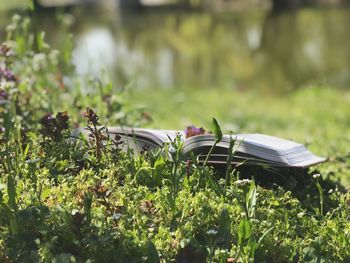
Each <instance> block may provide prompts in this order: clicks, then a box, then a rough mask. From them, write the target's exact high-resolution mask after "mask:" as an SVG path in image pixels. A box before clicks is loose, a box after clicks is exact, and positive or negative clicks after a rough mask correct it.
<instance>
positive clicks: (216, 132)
mask: <svg viewBox="0 0 350 263" xmlns="http://www.w3.org/2000/svg"><path fill="white" fill-rule="evenodd" d="M213 130H214V135H215V138H216V141H217V142H221V140H222V131H221V128H220V125H219V123H218V121H217V120H216V119H215V118H213Z"/></svg>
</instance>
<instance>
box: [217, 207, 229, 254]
mask: <svg viewBox="0 0 350 263" xmlns="http://www.w3.org/2000/svg"><path fill="white" fill-rule="evenodd" d="M218 237H219V241H220V244H219V245H220V246H222V247H223V248H229V247H230V241H231V218H230V216H229V213H228V211H227V209H222V210H221V213H220V217H219V233H218Z"/></svg>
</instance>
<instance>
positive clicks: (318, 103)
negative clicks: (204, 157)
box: [130, 86, 350, 186]
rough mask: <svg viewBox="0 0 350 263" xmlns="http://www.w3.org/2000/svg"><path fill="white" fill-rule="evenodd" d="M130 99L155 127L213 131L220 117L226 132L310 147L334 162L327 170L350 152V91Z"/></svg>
mask: <svg viewBox="0 0 350 263" xmlns="http://www.w3.org/2000/svg"><path fill="white" fill-rule="evenodd" d="M130 100H131V101H133V102H134V103H135V105H138V104H144V105H145V107H146V108H148V110H149V112H150V113H151V114H152V117H153V118H154V120H155V121H154V123H151V124H149V126H152V127H156V128H163V129H165V128H166V129H184V127H186V126H187V125H191V124H195V125H197V126H200V125H203V126H204V127H210V120H211V117H212V116H215V117H216V118H218V119H219V120H220V122H221V126H222V129H223V130H224V131H225V132H226V133H228V132H230V131H233V132H239V133H254V132H259V133H265V134H270V135H275V136H279V137H284V138H289V139H292V140H295V141H298V142H301V143H305V144H307V145H308V147H309V148H310V149H311V150H312V151H314V152H315V153H317V154H319V155H323V156H327V157H329V158H330V160H331V161H330V162H329V163H328V164H326V165H325V169H326V167H330V166H332V165H333V164H334V165H336V166H337V164H338V162H335V163H334V162H333V161H334V160H335V159H336V158H338V157H339V158H340V157H342V156H346V155H347V154H348V153H349V149H350V141H349V138H348V136H347V134H349V133H350V127H349V125H348V123H349V121H350V108H349V107H348V105H349V103H350V92H348V91H345V90H337V89H333V88H332V87H320V86H318V87H317V86H314V87H305V88H303V89H299V90H296V91H294V92H291V93H289V94H285V95H284V96H274V95H271V94H266V93H265V94H260V93H259V92H257V91H249V90H248V91H238V90H235V89H232V90H227V89H220V91H217V90H215V89H214V88H213V89H204V90H194V89H186V90H182V91H178V90H177V91H173V90H166V89H157V90H153V91H152V92H144V91H142V90H141V91H135V92H134V93H133V94H132V95H131V97H130ZM342 165H343V164H342ZM336 169H341V167H337V168H336ZM341 170H342V169H341ZM338 177H339V179H340V180H341V181H342V182H343V183H344V184H345V185H347V186H350V173H349V171H347V170H345V171H342V172H340V173H339V174H338Z"/></svg>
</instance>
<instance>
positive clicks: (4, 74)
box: [0, 68, 17, 82]
mask: <svg viewBox="0 0 350 263" xmlns="http://www.w3.org/2000/svg"><path fill="white" fill-rule="evenodd" d="M0 79H5V80H6V81H13V82H16V81H17V78H16V76H15V75H14V74H13V73H12V72H11V71H10V70H8V69H2V68H0Z"/></svg>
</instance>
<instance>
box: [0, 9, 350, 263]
mask: <svg viewBox="0 0 350 263" xmlns="http://www.w3.org/2000/svg"><path fill="white" fill-rule="evenodd" d="M9 29H10V31H9V32H8V36H7V42H6V44H3V45H1V46H0V57H1V62H0V67H1V71H0V76H1V77H0V78H1V85H2V86H1V90H0V91H1V92H0V100H1V104H0V107H1V110H0V127H1V130H0V174H1V176H0V262H205V261H207V262H253V261H256V262H264V261H266V262H349V261H350V249H349V248H350V243H349V240H350V225H349V220H350V215H349V200H350V196H349V193H345V192H343V191H342V190H343V189H342V185H341V184H339V183H338V181H340V182H343V185H344V183H345V182H348V180H349V177H350V176H349V162H350V157H349V156H348V155H347V153H348V149H349V141H348V140H347V139H346V134H347V133H348V129H349V128H348V127H347V126H348V123H349V109H348V107H347V104H348V100H349V94H348V93H347V92H345V91H339V90H338V91H337V90H334V89H331V88H327V87H310V88H304V89H300V90H297V91H295V92H293V93H290V94H286V95H285V96H283V97H282V98H281V97H274V96H273V95H269V96H266V95H263V94H259V93H256V92H253V91H245V92H242V91H238V90H225V89H224V90H220V93H219V92H218V91H217V90H214V89H211V90H209V89H208V90H193V89H192V90H191V89H188V90H183V91H181V90H177V91H176V92H174V91H173V90H161V89H159V90H156V89H154V90H151V92H150V91H149V90H147V91H145V90H143V91H142V90H137V89H136V90H130V88H129V89H128V88H126V89H125V90H124V91H121V90H118V89H115V88H114V87H113V85H112V84H109V83H104V82H103V81H101V80H93V79H89V78H81V77H78V76H76V75H75V73H74V70H73V69H72V67H71V65H70V62H69V61H70V54H71V49H70V47H71V43H66V44H67V45H66V49H65V50H60V52H61V53H58V52H57V51H55V50H53V49H52V48H51V47H50V46H48V45H47V43H46V42H45V39H44V37H43V34H36V35H35V34H34V33H33V32H34V31H33V28H32V25H31V23H30V20H28V19H26V18H22V17H19V16H16V17H15V18H14V19H13V24H12V25H11V26H10V27H9ZM67 34H68V32H67ZM70 39H71V38H67V41H70ZM59 54H64V56H60V55H59ZM141 103H145V104H146V105H147V103H148V105H147V106H148V111H149V113H147V112H145V111H144V109H143V108H142V107H140V104H141ZM85 109H86V110H85ZM66 110H67V112H66ZM82 112H84V114H82ZM150 113H151V116H152V117H153V120H154V122H153V123H149V121H150V116H149V114H150ZM212 116H215V117H216V118H217V119H219V120H220V122H221V123H222V125H221V127H220V126H219V125H218V123H217V122H216V121H214V126H215V129H214V132H215V134H216V138H217V140H219V139H220V137H221V130H223V131H226V132H227V131H230V130H233V131H235V132H264V133H268V134H273V135H278V136H282V137H287V138H293V139H295V140H298V141H301V142H304V143H308V144H309V147H310V148H311V149H312V150H314V151H315V152H316V153H318V154H321V155H327V156H330V157H331V161H330V162H329V163H327V164H324V165H323V166H321V167H317V169H318V171H316V170H314V169H311V170H309V171H295V170H292V171H290V170H286V171H284V170H279V171H274V170H267V171H266V170H259V169H256V168H255V167H253V168H252V169H247V170H240V172H239V171H235V170H232V169H231V170H228V171H224V173H221V172H220V171H218V170H214V169H213V168H211V167H207V166H200V165H198V164H197V163H196V162H195V160H193V162H188V161H186V160H183V159H182V158H181V147H182V146H181V142H179V141H174V142H173V146H174V148H175V151H174V152H171V153H169V152H167V150H166V149H164V150H158V151H149V152H145V153H144V154H143V155H141V156H139V157H135V156H133V155H132V154H131V153H124V152H121V151H119V150H118V143H119V141H118V138H111V139H110V140H108V145H114V146H115V147H109V146H108V145H107V146H104V144H102V143H101V142H102V140H106V138H105V136H106V134H105V129H103V128H99V127H100V125H102V126H104V125H105V124H107V125H121V124H123V125H131V126H147V125H148V126H152V127H158V128H176V129H184V127H185V126H186V125H188V124H196V125H203V126H204V127H205V128H207V127H209V126H210V124H211V120H212ZM214 120H215V119H214ZM77 126H85V127H86V126H87V127H89V130H90V131H91V132H92V134H93V135H92V136H91V137H89V138H88V139H86V138H85V139H84V138H81V140H79V139H78V141H76V140H71V139H70V134H71V131H72V130H73V129H74V128H75V127H77ZM164 151H165V152H164ZM169 154H172V156H173V158H172V160H170V159H169V158H168V157H167V156H169ZM221 174H224V175H225V178H223V177H221V176H220V175H221Z"/></svg>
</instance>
